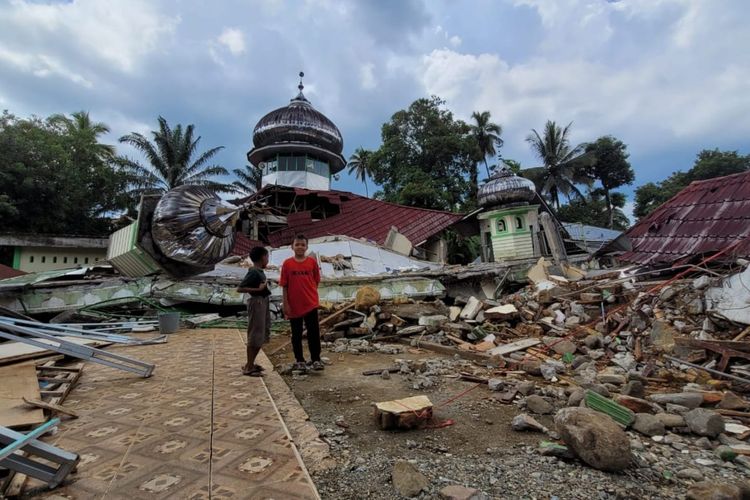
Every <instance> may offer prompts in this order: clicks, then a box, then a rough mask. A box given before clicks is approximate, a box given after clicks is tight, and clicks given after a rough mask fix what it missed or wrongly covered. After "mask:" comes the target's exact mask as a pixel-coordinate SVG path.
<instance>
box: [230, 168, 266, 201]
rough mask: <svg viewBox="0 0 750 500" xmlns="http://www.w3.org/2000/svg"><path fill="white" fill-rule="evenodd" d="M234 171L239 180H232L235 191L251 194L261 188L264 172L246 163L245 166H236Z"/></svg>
mask: <svg viewBox="0 0 750 500" xmlns="http://www.w3.org/2000/svg"><path fill="white" fill-rule="evenodd" d="M232 173H233V174H234V175H235V176H237V180H236V181H234V182H232V188H233V189H234V191H235V192H237V193H244V194H246V195H251V194H255V193H256V192H257V191H258V190H259V189H260V183H261V179H262V177H263V174H262V173H261V171H260V170H259V169H257V168H255V167H254V166H252V165H245V167H244V168H235V169H233V170H232Z"/></svg>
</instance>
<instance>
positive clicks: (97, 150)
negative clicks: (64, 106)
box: [49, 111, 115, 161]
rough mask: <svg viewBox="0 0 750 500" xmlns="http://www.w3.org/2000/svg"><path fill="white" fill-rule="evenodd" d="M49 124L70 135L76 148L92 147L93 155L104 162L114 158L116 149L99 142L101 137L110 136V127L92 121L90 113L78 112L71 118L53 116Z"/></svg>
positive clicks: (59, 115)
mask: <svg viewBox="0 0 750 500" xmlns="http://www.w3.org/2000/svg"><path fill="white" fill-rule="evenodd" d="M49 122H50V123H51V124H52V125H53V126H56V127H59V128H60V129H61V130H62V131H63V132H65V133H66V134H67V135H69V136H70V137H71V138H72V139H73V140H74V141H75V144H76V146H74V147H80V148H85V147H91V148H93V149H92V151H93V153H94V154H95V155H96V156H97V157H98V158H99V159H101V160H104V161H108V160H111V159H112V158H114V156H115V147H114V146H112V145H111V144H102V143H100V142H99V136H100V135H103V134H108V133H109V127H108V126H107V125H106V124H104V123H102V122H94V121H91V117H89V113H88V111H76V112H75V113H71V115H70V116H69V117H68V116H65V115H63V114H57V115H52V116H50V117H49Z"/></svg>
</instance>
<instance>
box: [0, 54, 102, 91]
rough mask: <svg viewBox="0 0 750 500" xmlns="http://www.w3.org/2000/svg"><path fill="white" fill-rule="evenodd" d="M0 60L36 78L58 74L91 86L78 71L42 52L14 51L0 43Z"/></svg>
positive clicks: (79, 83) (84, 85)
mask: <svg viewBox="0 0 750 500" xmlns="http://www.w3.org/2000/svg"><path fill="white" fill-rule="evenodd" d="M0 62H3V63H5V64H6V65H9V66H13V67H15V68H16V69H17V70H18V71H21V72H23V73H27V74H32V75H34V76H36V77H38V78H47V77H50V76H60V77H62V78H64V79H66V80H70V81H71V82H73V83H76V84H78V85H82V86H83V87H86V88H91V87H92V86H93V84H92V83H91V81H89V80H88V79H86V78H85V77H83V76H81V75H80V74H78V73H75V72H73V71H70V70H68V69H66V68H65V67H64V65H63V64H62V63H61V62H60V61H59V60H57V59H56V58H54V57H51V56H47V55H44V54H28V53H20V52H14V51H12V50H8V49H6V48H5V47H3V46H2V45H0Z"/></svg>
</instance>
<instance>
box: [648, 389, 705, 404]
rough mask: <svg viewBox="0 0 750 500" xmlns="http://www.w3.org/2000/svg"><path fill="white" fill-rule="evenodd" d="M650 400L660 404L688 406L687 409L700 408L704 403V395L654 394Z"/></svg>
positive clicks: (681, 393)
mask: <svg viewBox="0 0 750 500" xmlns="http://www.w3.org/2000/svg"><path fill="white" fill-rule="evenodd" d="M648 399H650V400H651V401H653V402H655V403H659V404H667V403H672V404H674V405H680V406H686V407H687V408H698V407H699V406H700V405H701V404H702V403H703V395H702V394H701V393H699V392H675V393H671V394H652V395H650V396H649V397H648Z"/></svg>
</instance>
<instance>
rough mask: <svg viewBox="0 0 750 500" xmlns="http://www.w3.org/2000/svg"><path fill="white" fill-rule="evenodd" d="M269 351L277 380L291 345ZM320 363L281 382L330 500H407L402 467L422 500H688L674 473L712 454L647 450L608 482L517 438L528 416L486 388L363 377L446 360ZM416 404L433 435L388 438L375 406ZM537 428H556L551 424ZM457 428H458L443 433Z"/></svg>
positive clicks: (279, 340)
mask: <svg viewBox="0 0 750 500" xmlns="http://www.w3.org/2000/svg"><path fill="white" fill-rule="evenodd" d="M265 351H266V353H267V354H268V356H269V358H270V359H271V361H272V362H273V363H274V365H275V366H276V369H277V370H279V369H282V368H283V367H285V366H288V365H289V364H290V363H292V361H293V355H292V349H291V345H289V337H288V336H287V335H283V334H281V335H278V336H274V338H273V340H272V342H271V344H270V345H268V346H266V349H265ZM305 352H307V347H306V346H305ZM323 356H324V357H327V358H329V359H330V362H331V364H330V365H328V366H327V367H326V369H325V371H324V372H322V373H318V372H311V373H310V374H308V375H303V376H297V375H292V374H289V375H284V379H285V380H286V382H287V384H288V385H289V387H290V388H291V389H292V391H293V392H294V394H295V396H296V397H297V399H298V400H299V402H300V403H301V404H302V406H303V407H304V409H305V410H306V412H307V413H308V415H309V416H310V419H311V420H312V422H313V423H314V424H315V425H316V427H317V428H318V430H319V431H320V433H321V436H322V437H324V439H326V440H327V441H328V442H329V443H330V444H331V452H332V456H333V457H334V459H335V460H336V463H337V466H336V467H334V468H332V469H331V470H329V471H327V472H324V473H321V474H317V475H315V476H314V477H313V479H314V481H315V483H316V486H317V487H318V490H319V492H320V494H321V496H322V498H324V499H329V498H330V499H362V498H368V500H373V499H383V500H385V499H396V498H403V497H401V496H400V495H399V493H398V492H397V491H396V488H395V487H394V485H393V484H392V481H391V471H392V469H393V464H394V463H395V462H396V461H398V460H408V461H410V462H412V463H413V464H414V465H415V467H417V469H418V470H419V471H420V472H421V473H422V474H423V475H424V476H425V477H426V478H427V479H428V481H429V486H428V487H427V488H425V490H424V491H423V492H422V493H420V494H419V495H418V496H417V497H416V498H420V499H423V500H426V499H438V498H441V496H440V495H439V491H440V489H441V488H443V487H445V486H448V485H451V484H459V485H464V486H468V487H473V488H477V489H478V490H480V491H482V492H484V493H485V494H486V496H484V497H482V498H502V499H505V498H514V499H515V498H529V499H558V500H562V499H586V500H590V499H592V498H600V499H621V498H622V499H624V498H638V499H644V498H683V497H684V495H685V492H686V488H687V487H688V486H689V484H691V483H690V482H689V481H682V480H678V479H675V477H674V472H675V471H677V470H680V469H683V468H685V467H690V466H694V465H695V464H694V462H693V459H694V458H697V457H698V456H699V453H707V452H700V451H699V450H698V449H697V448H695V447H694V446H692V445H691V449H690V453H689V454H687V455H686V454H685V453H686V452H685V451H683V452H682V453H680V452H677V451H675V450H669V449H664V447H663V446H659V447H655V446H658V445H655V443H650V442H648V440H644V441H646V442H645V443H644V444H645V446H646V449H645V451H644V452H642V453H645V454H647V455H654V458H655V459H657V458H658V459H657V460H655V461H653V463H652V464H651V465H648V464H641V465H639V466H636V467H633V468H630V469H628V470H626V471H625V472H624V473H622V474H608V473H604V472H601V471H598V470H595V469H592V468H590V467H588V466H586V465H585V464H582V463H580V462H578V461H577V460H572V461H571V460H562V459H557V458H555V457H548V456H542V455H540V454H539V452H538V450H537V446H538V444H539V443H540V441H543V440H545V439H548V438H547V437H546V436H545V435H543V434H541V433H534V432H515V431H513V430H511V426H510V422H511V420H512V418H513V417H514V416H516V415H518V414H519V413H521V410H519V408H518V407H517V406H516V405H515V404H503V403H501V402H500V401H498V400H497V399H496V398H495V397H494V394H496V393H492V392H490V391H489V390H488V389H487V387H486V386H484V385H481V386H479V387H475V386H476V385H477V384H474V383H470V382H466V381H462V380H459V379H457V378H451V377H450V376H441V377H434V379H436V380H439V381H440V382H439V383H438V385H437V386H435V387H432V388H429V389H423V390H415V389H413V388H412V381H410V380H409V379H408V377H407V376H405V375H402V374H400V373H393V374H391V377H390V379H387V380H386V379H383V378H381V376H380V375H372V376H364V375H362V372H363V371H366V370H375V369H378V370H382V369H385V368H387V367H390V366H393V365H394V364H395V363H394V360H395V359H414V360H416V359H426V358H430V359H448V358H447V357H446V356H444V355H440V354H436V353H433V352H430V351H419V350H414V349H410V348H408V347H405V351H404V352H403V353H400V354H394V355H385V354H380V353H373V352H371V353H366V354H359V355H356V354H350V353H334V352H332V351H329V350H325V349H324V351H323ZM542 382H543V380H542V379H539V381H538V383H542ZM467 391H468V392H467ZM415 395H426V396H428V397H429V398H430V400H431V401H432V402H433V404H434V405H435V406H434V420H433V427H428V428H425V429H419V430H411V431H383V430H380V429H379V428H378V427H377V426H376V424H375V421H374V418H373V413H372V412H373V410H372V403H373V402H376V401H387V400H391V399H399V398H404V397H409V396H415ZM454 398H455V399H454ZM536 418H537V420H539V421H540V422H541V423H542V424H544V425H546V426H548V427H553V422H552V418H551V417H549V416H537V417H536ZM337 421H338V422H339V423H340V424H342V425H337V423H336V422H337ZM450 421H452V422H453V424H452V425H446V426H442V427H441V426H439V425H436V424H440V423H447V422H450ZM667 448H668V447H667ZM649 450H652V451H653V453H651V452H650V451H649ZM700 456H703V455H700ZM704 472H705V477H706V479H713V480H720V481H734V480H736V479H737V477H738V473H739V471H738V470H734V469H728V468H724V467H720V466H716V467H712V468H706V469H704ZM741 475H742V474H739V476H741Z"/></svg>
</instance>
